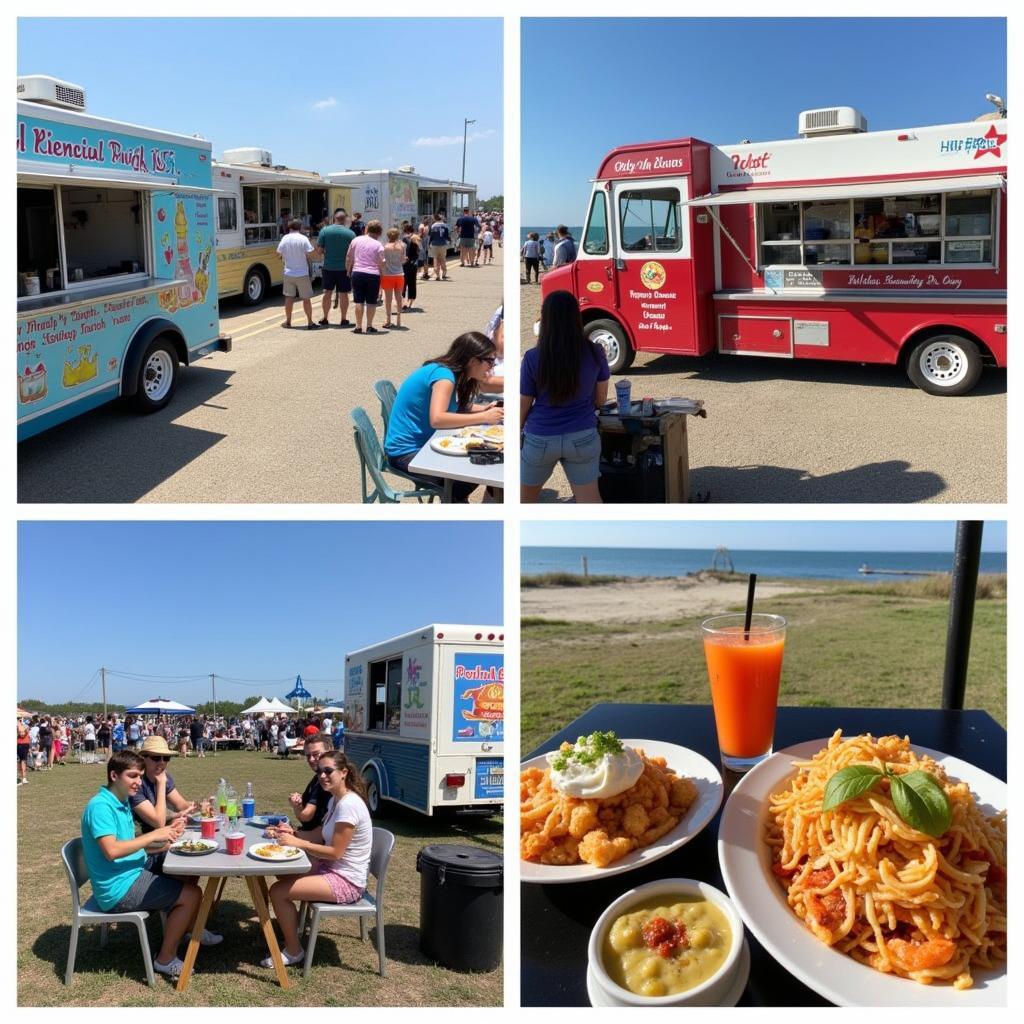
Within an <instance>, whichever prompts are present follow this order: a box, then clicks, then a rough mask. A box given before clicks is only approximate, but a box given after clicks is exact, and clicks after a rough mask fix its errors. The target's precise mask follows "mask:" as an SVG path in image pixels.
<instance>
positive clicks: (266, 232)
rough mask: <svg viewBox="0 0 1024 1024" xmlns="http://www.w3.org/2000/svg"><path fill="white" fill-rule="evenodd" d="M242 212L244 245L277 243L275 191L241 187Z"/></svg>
mask: <svg viewBox="0 0 1024 1024" xmlns="http://www.w3.org/2000/svg"><path fill="white" fill-rule="evenodd" d="M242 212H243V215H244V217H245V242H246V245H252V244H253V243H258V242H276V241H277V239H278V237H279V231H278V226H277V190H276V189H273V188H259V187H257V186H256V185H243V186H242Z"/></svg>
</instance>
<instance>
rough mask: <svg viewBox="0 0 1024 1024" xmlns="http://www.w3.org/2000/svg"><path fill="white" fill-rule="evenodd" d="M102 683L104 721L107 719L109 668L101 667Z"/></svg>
mask: <svg viewBox="0 0 1024 1024" xmlns="http://www.w3.org/2000/svg"><path fill="white" fill-rule="evenodd" d="M100 685H101V686H102V687H103V721H104V722H105V721H106V720H107V670H106V669H105V668H101V669H100Z"/></svg>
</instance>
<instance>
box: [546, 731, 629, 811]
mask: <svg viewBox="0 0 1024 1024" xmlns="http://www.w3.org/2000/svg"><path fill="white" fill-rule="evenodd" d="M584 743H585V740H584ZM575 747H576V749H579V747H580V743H579V742H577V743H576V744H575ZM560 756H561V752H560V751H554V752H553V753H550V754H547V755H546V757H547V762H548V765H549V766H550V767H551V784H552V785H553V786H554V787H555V789H557V790H558V791H559V792H560V793H564V794H565V795H566V796H572V797H576V798H578V799H580V800H605V799H607V798H608V797H612V796H618V795H619V793H624V792H625V791H626V790H627V789H629V788H630V787H631V786H635V785H636V783H637V780H638V779H639V778H640V776H641V775H643V772H644V762H643V760H642V759H641V757H640V755H639V754H638V753H637V752H636V751H635V750H633V749H632V748H631V747H623V748H622V752H621V753H619V754H604V755H603V756H601V757H600V758H598V760H597V761H596V762H595V763H593V764H581V763H580V762H579V761H577V760H575V759H574V758H573V757H572V756H571V753H570V756H569V758H568V763H567V764H566V766H565V768H563V769H562V770H561V771H559V770H558V769H556V768H555V767H554V761H555V759H556V758H558V757H560Z"/></svg>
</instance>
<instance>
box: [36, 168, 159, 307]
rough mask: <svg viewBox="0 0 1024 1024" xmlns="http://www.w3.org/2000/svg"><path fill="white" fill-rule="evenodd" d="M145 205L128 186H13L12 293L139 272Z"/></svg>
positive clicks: (141, 269) (56, 288)
mask: <svg viewBox="0 0 1024 1024" xmlns="http://www.w3.org/2000/svg"><path fill="white" fill-rule="evenodd" d="M145 209H146V205H145V200H144V199H143V195H142V193H141V192H139V191H138V190H136V189H131V188H103V187H96V186H79V185H57V186H54V187H53V188H19V189H18V294H19V295H37V294H40V293H43V292H53V291H60V290H62V289H64V288H67V287H74V286H75V285H76V284H81V283H85V282H90V283H91V282H95V281H100V280H104V279H107V278H113V277H123V276H125V275H130V274H141V273H144V272H145V271H146V243H145V237H146V236H145V228H144V223H145ZM62 248H63V254H64V255H63V260H62V258H61V250H62Z"/></svg>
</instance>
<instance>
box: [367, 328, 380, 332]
mask: <svg viewBox="0 0 1024 1024" xmlns="http://www.w3.org/2000/svg"><path fill="white" fill-rule="evenodd" d="M366 333H367V334H380V331H378V330H377V328H376V327H367V328H366Z"/></svg>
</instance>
